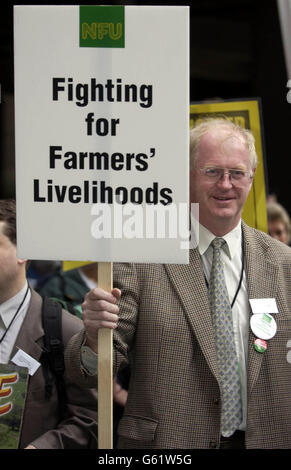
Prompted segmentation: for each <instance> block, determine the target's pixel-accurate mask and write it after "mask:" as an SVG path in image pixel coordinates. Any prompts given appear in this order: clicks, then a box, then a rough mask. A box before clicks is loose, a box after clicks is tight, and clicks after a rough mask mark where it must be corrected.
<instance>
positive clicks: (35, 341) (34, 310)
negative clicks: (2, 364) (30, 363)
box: [11, 289, 44, 361]
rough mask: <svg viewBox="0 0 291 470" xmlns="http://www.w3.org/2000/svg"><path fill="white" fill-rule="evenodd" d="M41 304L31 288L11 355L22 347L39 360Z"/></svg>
mask: <svg viewBox="0 0 291 470" xmlns="http://www.w3.org/2000/svg"><path fill="white" fill-rule="evenodd" d="M41 306H42V299H41V297H40V296H39V295H38V294H37V293H36V292H35V291H34V290H33V289H31V299H30V304H29V307H28V310H27V313H26V316H25V318H24V321H23V324H22V327H21V329H20V332H19V334H18V337H17V340H16V342H15V345H14V349H13V352H12V356H11V357H13V356H14V355H15V354H16V352H17V350H18V349H22V350H23V351H24V352H26V353H27V354H29V355H30V356H31V357H33V358H34V359H36V360H37V361H39V359H40V356H41V354H42V341H40V339H41V338H42V337H43V336H44V331H43V328H42V320H41Z"/></svg>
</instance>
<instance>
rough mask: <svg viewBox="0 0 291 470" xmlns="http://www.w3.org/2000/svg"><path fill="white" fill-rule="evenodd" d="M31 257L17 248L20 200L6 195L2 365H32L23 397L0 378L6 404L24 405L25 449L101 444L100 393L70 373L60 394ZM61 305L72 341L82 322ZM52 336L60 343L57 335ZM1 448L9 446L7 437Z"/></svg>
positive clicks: (0, 221)
mask: <svg viewBox="0 0 291 470" xmlns="http://www.w3.org/2000/svg"><path fill="white" fill-rule="evenodd" d="M26 262H27V260H25V259H20V258H18V257H17V254H16V214H15V201H13V200H0V263H1V272H0V371H2V367H3V368H5V366H4V365H6V364H9V365H10V366H11V368H12V369H11V370H12V371H13V367H14V365H15V364H16V365H17V366H18V367H22V368H26V369H28V373H29V380H28V383H27V387H26V388H27V389H26V390H24V392H25V393H23V396H22V402H21V401H20V399H19V397H18V401H17V403H14V402H13V399H14V396H13V393H10V395H11V396H9V394H8V393H7V392H8V390H5V388H6V387H5V379H4V385H3V380H2V381H1V380H0V385H1V386H0V390H1V394H0V399H1V405H3V400H4V403H5V401H8V402H11V406H10V409H11V412H12V411H14V413H16V410H17V409H18V410H20V411H19V413H20V416H19V420H20V421H22V424H21V427H20V435H19V439H18V442H19V448H21V449H23V448H27V449H73V448H76V449H82V448H83V449H86V448H96V442H97V423H96V418H97V416H96V414H97V413H96V403H97V395H96V393H95V392H94V391H92V390H89V389H88V390H81V389H80V388H79V387H77V386H76V385H74V384H73V383H72V382H71V381H70V379H69V378H68V377H66V376H65V379H64V382H63V387H64V389H63V395H59V394H58V385H59V386H60V385H61V382H60V381H58V380H56V377H55V376H54V372H56V370H55V369H52V368H51V367H48V365H47V361H44V358H45V357H47V356H45V350H46V342H45V335H44V326H43V322H42V306H43V300H42V298H41V297H40V296H39V295H38V294H37V293H36V292H35V291H34V290H33V289H31V288H30V287H29V285H28V283H27V279H26ZM60 311H61V317H62V318H61V322H62V337H63V338H62V339H63V343H64V345H66V343H67V342H68V340H69V339H70V338H71V336H72V335H74V334H75V333H77V332H78V331H80V330H81V328H82V322H81V321H80V320H79V319H78V318H76V317H74V316H73V315H71V314H69V313H68V312H66V311H64V310H63V311H62V310H61V309H60ZM50 321H51V320H50ZM52 339H53V340H54V342H55V343H54V344H56V341H57V338H52ZM0 375H2V374H0ZM0 379H1V377H0ZM11 391H12V392H13V388H12V387H11ZM64 394H65V395H66V400H65V406H64V409H63V410H59V404H60V397H61V396H64ZM8 396H9V398H3V397H8ZM24 400H25V401H24ZM19 403H20V405H19ZM1 410H2V411H3V406H0V418H1V423H2V424H1V425H2V426H3V415H4V413H3V412H1ZM8 411H9V412H10V410H8ZM8 411H5V413H8ZM61 411H62V412H61ZM22 413H23V415H22V416H21V414H22ZM21 418H22V419H21ZM12 434H13V433H12ZM0 448H4V447H3V446H2V442H1V439H0Z"/></svg>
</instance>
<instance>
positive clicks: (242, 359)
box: [198, 221, 249, 430]
mask: <svg viewBox="0 0 291 470" xmlns="http://www.w3.org/2000/svg"><path fill="white" fill-rule="evenodd" d="M214 238H215V235H213V233H211V232H210V231H209V230H207V229H206V228H205V227H203V226H202V225H200V224H199V242H198V250H199V253H200V255H201V259H202V264H203V269H204V274H205V277H206V279H207V282H208V283H209V278H210V271H211V265H212V257H213V248H212V247H211V246H209V245H210V243H211V242H212V240H213V239H214ZM221 238H223V239H224V240H225V241H226V243H227V246H226V247H225V250H224V249H223V250H222V252H221V257H222V262H223V264H224V275H225V282H226V286H227V290H228V293H229V300H230V303H232V301H233V299H234V296H235V294H236V291H237V288H238V286H239V281H240V276H241V270H242V229H241V221H240V222H239V224H238V225H237V227H235V228H234V229H233V230H232V231H231V232H229V233H227V234H226V235H224V236H223V237H221ZM232 315H233V329H234V340H235V346H236V352H237V356H238V361H239V368H240V380H241V394H242V408H243V420H242V423H241V426H240V428H239V429H240V430H245V428H246V414H247V357H248V333H249V301H248V292H247V282H246V275H245V271H244V273H243V279H242V284H241V287H240V290H239V292H238V295H237V298H236V300H235V303H234V305H233V307H232Z"/></svg>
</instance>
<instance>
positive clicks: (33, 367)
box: [11, 349, 40, 375]
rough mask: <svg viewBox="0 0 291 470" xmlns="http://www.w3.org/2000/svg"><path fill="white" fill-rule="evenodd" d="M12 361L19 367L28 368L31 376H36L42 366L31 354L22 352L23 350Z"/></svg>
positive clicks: (19, 350)
mask: <svg viewBox="0 0 291 470" xmlns="http://www.w3.org/2000/svg"><path fill="white" fill-rule="evenodd" d="M11 361H12V362H13V363H14V364H16V365H17V366H20V367H26V368H27V369H28V373H29V375H33V374H35V372H36V371H37V369H38V368H39V366H40V362H38V361H36V360H35V359H34V358H33V357H31V356H30V355H29V354H27V353H26V352H24V351H22V349H18V351H17V353H16V354H15V356H14V357H13V358H12V359H11Z"/></svg>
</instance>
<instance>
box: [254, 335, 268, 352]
mask: <svg viewBox="0 0 291 470" xmlns="http://www.w3.org/2000/svg"><path fill="white" fill-rule="evenodd" d="M267 347H268V345H267V343H266V341H264V340H263V339H260V338H257V339H256V340H255V342H254V348H255V350H256V351H258V352H259V353H263V352H265V351H266V349H267Z"/></svg>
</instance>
